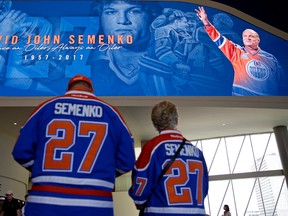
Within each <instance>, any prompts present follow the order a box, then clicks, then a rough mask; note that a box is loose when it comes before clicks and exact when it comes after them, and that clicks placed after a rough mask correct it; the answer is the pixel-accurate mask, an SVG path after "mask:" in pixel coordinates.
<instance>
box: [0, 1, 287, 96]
mask: <svg viewBox="0 0 288 216" xmlns="http://www.w3.org/2000/svg"><path fill="white" fill-rule="evenodd" d="M0 4H1V7H0V96H56V95H61V94H64V93H65V92H66V88H67V83H68V80H69V79H70V78H71V77H72V76H74V75H76V74H83V75H86V76H88V77H89V78H90V79H91V80H92V82H93V85H94V90H95V94H96V95H97V96H287V95H288V79H287V77H288V74H287V73H288V52H287V50H288V43H287V38H283V37H280V36H278V35H275V34H274V33H273V32H271V31H269V30H267V29H264V28H262V27H260V26H259V25H256V24H254V23H253V19H251V21H247V20H244V18H242V17H241V16H238V15H237V16H236V15H235V14H232V13H231V12H229V11H223V10H220V9H219V8H215V7H212V6H209V5H198V4H194V3H192V2H186V1H183V2H181V1H133V0H126V1H113V0H112V1H111V0H109V1H108V0H106V1H105V0H104V1H103V0H79V1H75V0H57V1H56V0H55V1H54V0H50V1H36V0H26V1H25V0H21V1H19V0H16V1H9V0H0ZM202 6H203V9H201V10H200V8H199V7H202ZM195 9H196V11H195ZM199 10H200V11H199ZM203 10H204V11H203ZM205 14H206V16H207V19H206V17H205ZM203 18H205V20H203ZM207 21H209V23H208V24H207Z"/></svg>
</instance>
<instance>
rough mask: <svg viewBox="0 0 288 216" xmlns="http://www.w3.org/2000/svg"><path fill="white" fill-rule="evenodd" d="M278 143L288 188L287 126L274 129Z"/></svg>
mask: <svg viewBox="0 0 288 216" xmlns="http://www.w3.org/2000/svg"><path fill="white" fill-rule="evenodd" d="M273 131H274V134H275V138H276V141H277V146H278V151H279V155H280V159H281V163H282V167H283V171H284V176H285V178H286V185H287V187H288V131H287V127H286V126H276V127H274V128H273Z"/></svg>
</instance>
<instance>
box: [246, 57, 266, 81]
mask: <svg viewBox="0 0 288 216" xmlns="http://www.w3.org/2000/svg"><path fill="white" fill-rule="evenodd" d="M246 71H247V73H248V75H249V76H250V77H251V78H252V79H254V80H258V81H264V80H266V79H267V78H268V76H269V68H268V67H267V65H266V64H265V63H263V62H261V61H257V60H252V61H249V62H248V63H247V64H246Z"/></svg>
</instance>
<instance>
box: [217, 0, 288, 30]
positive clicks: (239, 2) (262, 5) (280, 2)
mask: <svg viewBox="0 0 288 216" xmlns="http://www.w3.org/2000/svg"><path fill="white" fill-rule="evenodd" d="M214 2H218V3H221V4H226V5H228V6H230V7H233V8H235V9H237V10H239V11H242V12H243V13H246V14H248V15H250V16H252V17H254V18H256V19H259V20H261V21H262V22H265V23H267V24H269V25H271V26H273V27H275V28H278V29H280V30H282V31H284V32H288V10H287V7H286V6H284V3H285V1H284V0H273V1H271V3H270V4H269V1H268V2H264V1H259V0H214Z"/></svg>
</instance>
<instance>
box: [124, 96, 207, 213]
mask: <svg viewBox="0 0 288 216" xmlns="http://www.w3.org/2000/svg"><path fill="white" fill-rule="evenodd" d="M151 120H152V123H153V126H154V127H155V129H156V130H157V131H158V133H159V135H157V136H156V137H154V138H152V139H151V140H149V141H148V142H147V143H145V144H144V146H143V148H142V151H141V153H140V155H139V158H138V159H137V161H136V165H135V167H134V169H133V171H132V186H131V187H130V189H129V191H128V193H129V195H130V197H131V198H132V199H133V200H134V203H135V205H136V208H137V209H142V210H140V212H142V213H143V215H145V216H149V215H151V216H152V215H153V216H167V215H169V216H174V215H175V216H176V215H183V216H188V215H195V216H196V215H197V216H205V215H206V213H205V208H204V199H205V197H206V196H207V194H208V186H209V185H208V184H209V182H208V178H209V177H208V170H207V165H206V162H205V158H204V155H203V153H202V151H201V150H200V149H199V148H197V147H196V146H194V145H193V144H192V143H191V142H189V141H188V140H186V139H185V138H184V136H183V135H182V134H181V132H180V131H178V130H177V125H178V120H179V116H178V110H177V107H176V105H175V104H173V103H172V102H170V101H162V102H160V103H158V104H156V105H155V106H154V107H153V108H152V112H151ZM179 148H181V149H179ZM178 149H179V150H178ZM177 150H178V151H177ZM179 151H180V152H179ZM167 164H168V165H169V166H168V167H167Z"/></svg>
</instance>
